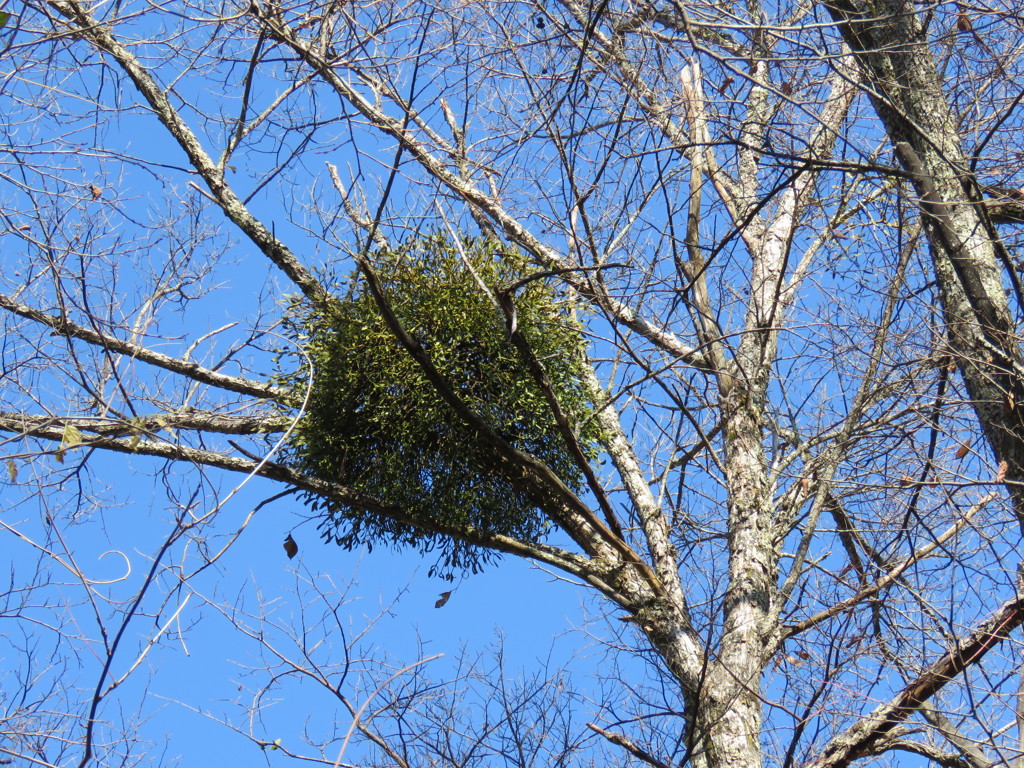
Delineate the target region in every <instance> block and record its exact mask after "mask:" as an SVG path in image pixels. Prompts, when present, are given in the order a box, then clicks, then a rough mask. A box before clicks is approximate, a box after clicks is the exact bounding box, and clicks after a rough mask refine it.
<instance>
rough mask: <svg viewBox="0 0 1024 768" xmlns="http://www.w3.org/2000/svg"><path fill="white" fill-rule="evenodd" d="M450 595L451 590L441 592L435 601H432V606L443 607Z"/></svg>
mask: <svg viewBox="0 0 1024 768" xmlns="http://www.w3.org/2000/svg"><path fill="white" fill-rule="evenodd" d="M451 596H452V593H451V590H448V591H447V592H442V593H441V596H440V597H439V598H437V601H436V602H435V603H434V607H435V608H442V607H444V604H445V603H447V602H448V598H450V597H451Z"/></svg>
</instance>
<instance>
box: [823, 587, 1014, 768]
mask: <svg viewBox="0 0 1024 768" xmlns="http://www.w3.org/2000/svg"><path fill="white" fill-rule="evenodd" d="M1022 623H1024V592H1022V591H1020V590H1019V589H1018V592H1017V594H1016V595H1015V596H1014V597H1013V599H1011V600H1009V601H1007V602H1005V603H1003V605H1001V606H1000V607H999V609H998V610H996V612H995V613H994V614H992V616H990V617H989V618H988V619H986V620H985V621H984V622H982V623H981V624H980V625H979V626H978V627H977V628H975V630H974V631H973V632H971V634H970V636H968V637H967V638H966V639H965V640H963V641H961V642H959V643H957V644H956V645H955V646H953V647H952V648H950V649H949V650H948V651H946V653H944V654H943V655H942V656H941V657H940V658H939V659H938V660H936V661H935V662H933V663H932V664H931V666H929V667H928V668H927V669H925V670H924V671H923V672H922V673H921V674H920V675H918V676H917V679H915V680H913V681H912V682H911V683H909V684H908V685H907V686H906V687H905V688H904V689H903V690H902V691H900V692H899V693H898V694H897V695H896V696H894V697H893V698H892V699H891V700H889V701H888V702H886V703H885V704H882V705H881V706H880V707H878V708H877V709H875V711H874V712H872V713H871V714H870V715H868V716H866V717H864V718H862V719H861V720H859V721H858V722H857V723H855V724H854V725H852V726H851V727H850V728H847V729H846V730H845V731H844V732H843V733H841V734H839V735H838V736H835V737H834V738H833V739H832V740H831V741H830V742H829V743H828V744H827V745H826V746H825V749H824V750H823V751H822V754H821V757H819V758H818V759H817V760H815V761H813V763H811V765H812V766H813V768H845V766H847V765H849V764H850V763H852V762H853V761H854V760H857V759H859V758H861V757H865V756H868V755H872V754H875V753H876V750H875V748H876V747H877V746H878V745H879V743H880V742H881V741H883V740H884V739H885V738H886V737H887V736H888V735H890V734H891V732H892V731H893V729H895V728H896V727H897V726H898V725H899V724H900V723H902V722H903V721H904V720H906V719H907V718H908V717H910V716H911V715H912V714H913V713H914V712H916V711H918V710H920V709H921V707H922V705H924V704H925V703H926V702H927V701H928V700H929V699H931V698H932V697H933V696H934V695H935V694H936V693H938V692H939V691H940V690H942V688H943V687H944V686H945V685H946V684H947V683H949V682H950V681H952V680H953V679H955V678H956V677H957V676H958V675H959V674H960V673H961V672H963V671H964V670H965V669H967V668H968V667H969V666H971V665H973V664H977V663H978V662H980V661H981V660H982V659H983V658H984V657H985V655H986V654H987V653H988V652H989V651H991V650H992V649H993V648H995V647H996V646H997V645H999V643H1001V642H1002V641H1003V640H1005V639H1006V638H1007V637H1009V635H1010V633H1011V632H1012V631H1013V630H1014V629H1016V628H1017V627H1019V626H1020V625H1021V624H1022Z"/></svg>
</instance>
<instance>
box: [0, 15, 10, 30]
mask: <svg viewBox="0 0 1024 768" xmlns="http://www.w3.org/2000/svg"><path fill="white" fill-rule="evenodd" d="M10 20H11V14H9V13H6V12H5V11H0V29H3V28H4V27H5V26H7V22H8V21H10Z"/></svg>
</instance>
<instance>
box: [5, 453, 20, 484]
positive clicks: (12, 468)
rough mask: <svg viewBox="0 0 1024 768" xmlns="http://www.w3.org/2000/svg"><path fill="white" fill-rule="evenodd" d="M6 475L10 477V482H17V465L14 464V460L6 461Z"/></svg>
mask: <svg viewBox="0 0 1024 768" xmlns="http://www.w3.org/2000/svg"><path fill="white" fill-rule="evenodd" d="M7 473H8V474H9V475H10V476H11V482H12V483H16V482H18V465H17V464H15V463H14V459H8V460H7Z"/></svg>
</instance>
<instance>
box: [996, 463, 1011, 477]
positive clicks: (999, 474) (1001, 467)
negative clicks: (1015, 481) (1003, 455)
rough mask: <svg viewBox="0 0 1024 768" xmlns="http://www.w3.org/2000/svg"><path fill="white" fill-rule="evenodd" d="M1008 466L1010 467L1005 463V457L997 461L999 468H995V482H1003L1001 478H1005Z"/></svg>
mask: <svg viewBox="0 0 1024 768" xmlns="http://www.w3.org/2000/svg"><path fill="white" fill-rule="evenodd" d="M1009 468H1010V467H1009V465H1008V464H1007V463H1006V459H1003V460H1002V461H1000V462H999V469H997V470H996V482H997V483H1001V482H1003V480H1005V479H1006V470H1008V469H1009Z"/></svg>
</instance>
